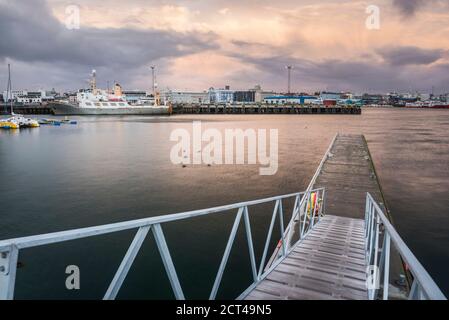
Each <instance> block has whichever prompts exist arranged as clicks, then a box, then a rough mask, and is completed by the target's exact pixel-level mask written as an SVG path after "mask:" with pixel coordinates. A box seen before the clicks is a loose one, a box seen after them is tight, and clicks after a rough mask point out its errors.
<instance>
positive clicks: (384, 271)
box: [365, 193, 446, 300]
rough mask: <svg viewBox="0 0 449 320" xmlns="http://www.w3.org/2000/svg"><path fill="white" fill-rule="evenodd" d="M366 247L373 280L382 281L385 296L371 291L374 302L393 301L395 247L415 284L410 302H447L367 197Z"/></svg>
mask: <svg viewBox="0 0 449 320" xmlns="http://www.w3.org/2000/svg"><path fill="white" fill-rule="evenodd" d="M365 240H366V241H365V245H366V263H367V265H368V266H373V267H374V268H372V272H373V274H371V275H370V276H371V277H372V279H375V282H378V281H380V280H382V292H381V296H379V291H378V289H377V288H378V287H380V286H373V287H372V288H370V287H368V296H369V299H370V300H374V299H378V298H380V299H383V300H387V299H388V297H389V276H390V258H391V244H393V246H394V247H395V249H396V250H397V252H398V254H399V255H400V257H401V258H402V260H403V261H404V263H405V264H406V265H407V267H408V270H409V271H410V273H411V274H412V277H413V282H412V285H411V289H410V292H409V295H408V298H409V299H410V300H426V299H430V300H446V297H445V296H444V294H443V293H442V292H441V290H440V289H439V288H438V286H437V285H436V283H435V282H434V281H433V279H432V278H431V276H430V275H429V274H428V273H427V271H426V270H425V269H424V267H423V266H422V265H421V263H420V262H419V261H418V259H416V257H415V256H414V255H413V253H412V252H411V251H410V249H409V248H408V247H407V245H406V244H405V243H404V241H403V240H402V239H401V237H400V236H399V234H398V233H397V232H396V230H395V228H394V227H393V226H392V224H391V223H390V221H389V220H388V218H387V217H386V216H385V214H384V213H383V212H382V209H381V208H380V207H379V205H378V204H377V203H376V202H375V201H374V199H373V197H372V196H371V195H370V194H369V193H367V195H366V208H365Z"/></svg>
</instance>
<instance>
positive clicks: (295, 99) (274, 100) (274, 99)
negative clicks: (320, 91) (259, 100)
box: [264, 95, 317, 104]
mask: <svg viewBox="0 0 449 320" xmlns="http://www.w3.org/2000/svg"><path fill="white" fill-rule="evenodd" d="M316 101H317V97H315V96H302V95H301V96H281V95H277V96H268V97H265V98H264V102H265V103H268V104H313V103H314V102H316Z"/></svg>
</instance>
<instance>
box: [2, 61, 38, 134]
mask: <svg viewBox="0 0 449 320" xmlns="http://www.w3.org/2000/svg"><path fill="white" fill-rule="evenodd" d="M6 92H7V94H6V99H5V106H6V104H7V102H8V101H11V117H10V118H7V119H1V120H0V122H2V123H3V126H2V127H4V128H9V129H18V128H37V127H39V122H37V121H36V120H33V119H30V118H25V117H24V116H22V115H20V114H15V113H14V110H13V98H12V86H11V66H10V65H9V64H8V87H7V89H6Z"/></svg>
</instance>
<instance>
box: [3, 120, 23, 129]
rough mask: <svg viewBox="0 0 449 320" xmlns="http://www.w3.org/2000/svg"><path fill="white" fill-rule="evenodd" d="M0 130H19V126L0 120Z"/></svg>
mask: <svg viewBox="0 0 449 320" xmlns="http://www.w3.org/2000/svg"><path fill="white" fill-rule="evenodd" d="M0 128H1V129H19V125H18V124H17V123H14V122H11V121H7V120H0Z"/></svg>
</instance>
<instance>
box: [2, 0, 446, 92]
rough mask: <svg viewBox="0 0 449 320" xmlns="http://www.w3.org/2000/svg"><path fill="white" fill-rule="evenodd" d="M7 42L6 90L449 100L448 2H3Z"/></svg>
mask: <svg viewBox="0 0 449 320" xmlns="http://www.w3.org/2000/svg"><path fill="white" fill-rule="evenodd" d="M373 6H375V7H374V8H375V11H373ZM376 8H377V9H378V11H376V10H377V9H376ZM77 12H78V13H79V15H78V16H79V24H77V23H76V22H77V19H76V17H77V15H76V13H77ZM377 13H378V14H377ZM377 18H378V19H377ZM373 19H374V20H373ZM367 23H368V24H367ZM0 39H2V41H0V89H2V86H3V87H4V88H5V89H6V85H7V64H8V63H10V64H11V67H12V83H13V88H14V89H30V90H31V89H40V88H43V89H50V88H56V89H57V90H59V91H62V90H76V89H78V88H81V87H86V86H87V80H88V78H89V76H90V72H91V70H93V69H95V70H96V71H97V78H98V83H99V86H101V87H104V88H105V87H106V86H107V82H108V81H109V82H110V83H112V82H114V81H117V82H119V83H120V84H121V85H122V87H124V88H125V89H148V90H149V89H150V86H151V83H152V80H151V70H150V66H152V65H154V66H156V70H157V71H156V74H157V84H158V87H159V89H162V90H163V89H167V88H170V89H178V90H207V89H208V88H210V87H215V88H218V87H224V86H225V85H230V86H231V88H232V89H249V88H253V87H254V86H255V85H261V86H262V88H263V89H265V90H276V91H286V88H287V71H286V69H285V66H286V65H292V66H293V71H292V90H293V91H296V92H315V91H319V90H335V91H353V92H359V93H361V92H371V93H376V92H379V93H386V92H390V91H402V92H403V91H415V90H417V91H420V92H430V91H431V90H432V87H433V88H434V90H435V92H436V93H438V92H449V0H369V1H359V0H323V1H316V0H315V1H312V0H276V1H273V0H271V1H268V0H245V1H242V0H238V1H237V0H226V1H225V0H178V1H171V0H165V1H164V0H154V1H151V0H150V1H148V0H147V1H144V0H127V1H123V0H120V1H119V0H71V1H65V0H0ZM3 90H4V89H3Z"/></svg>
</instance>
